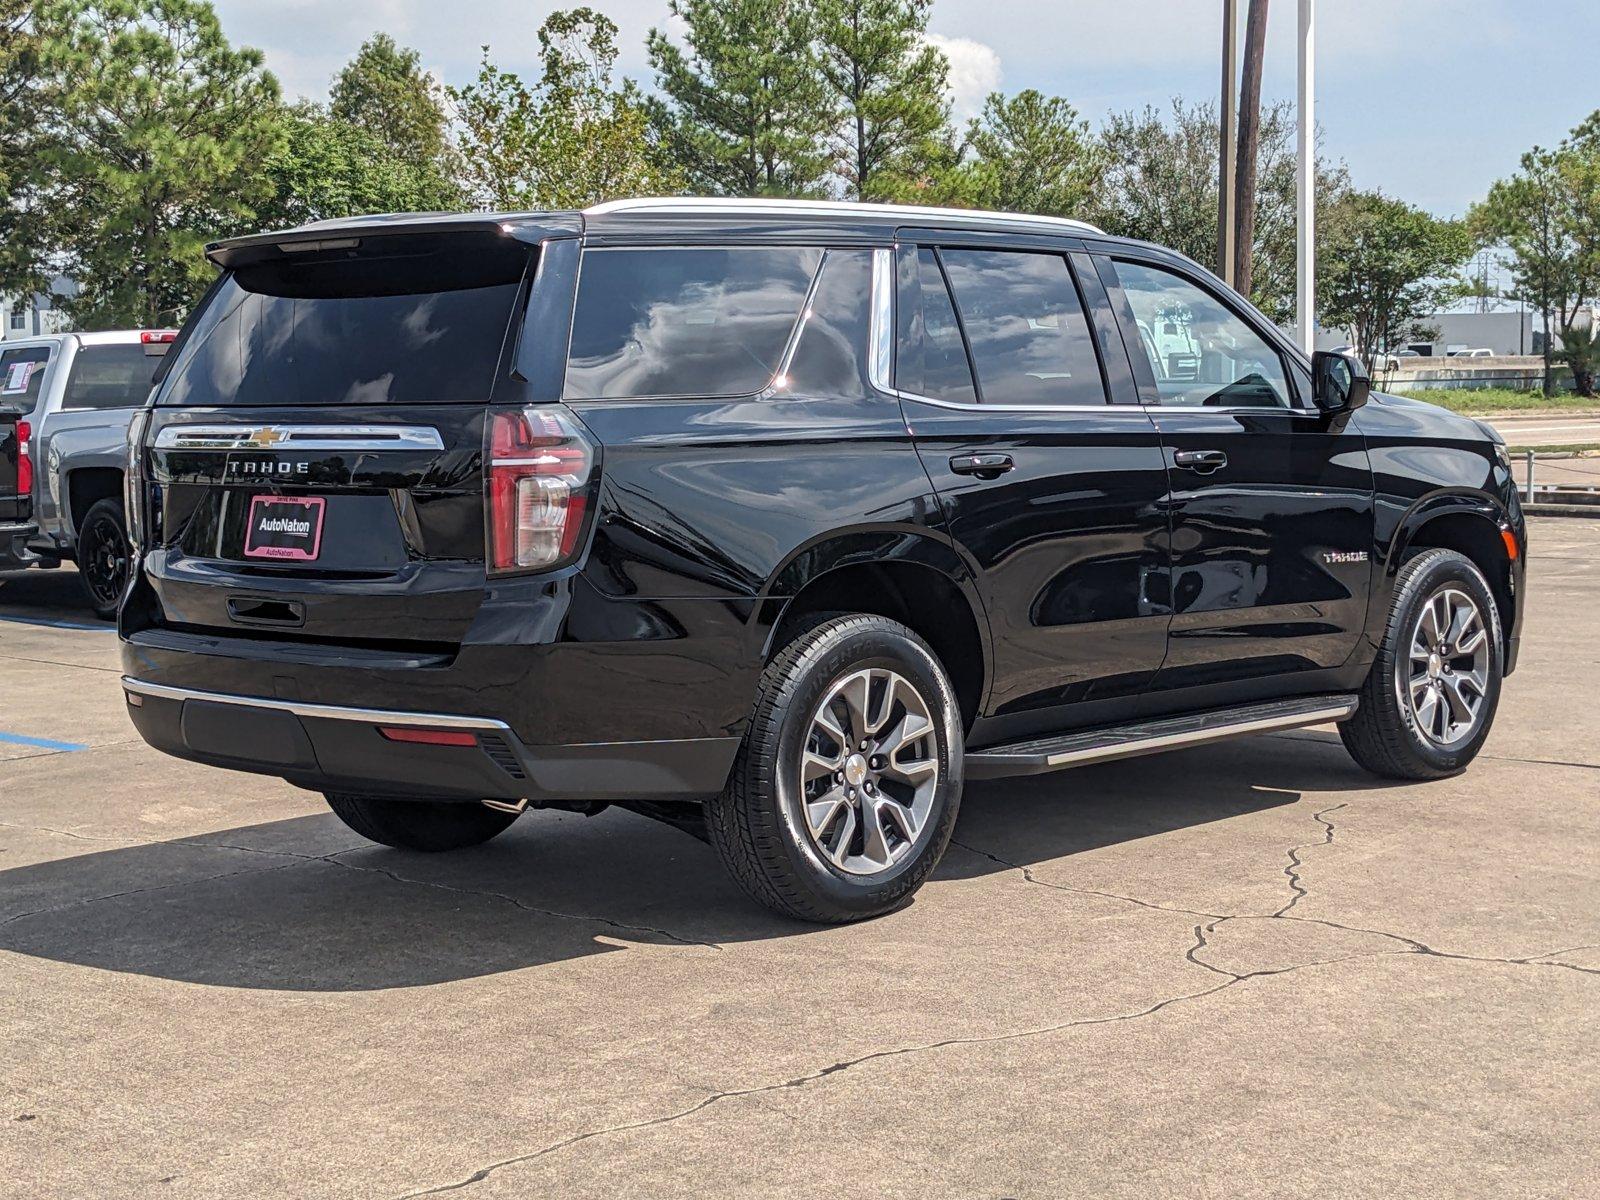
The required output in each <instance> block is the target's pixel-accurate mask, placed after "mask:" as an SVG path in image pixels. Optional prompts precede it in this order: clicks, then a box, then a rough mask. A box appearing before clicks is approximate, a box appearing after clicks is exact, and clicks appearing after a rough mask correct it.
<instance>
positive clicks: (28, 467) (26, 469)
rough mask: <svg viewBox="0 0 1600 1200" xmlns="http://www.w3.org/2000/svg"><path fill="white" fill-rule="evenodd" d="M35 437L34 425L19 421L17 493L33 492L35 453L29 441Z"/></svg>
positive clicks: (27, 493)
mask: <svg viewBox="0 0 1600 1200" xmlns="http://www.w3.org/2000/svg"><path fill="white" fill-rule="evenodd" d="M32 439H33V426H32V424H30V423H29V422H27V421H18V422H17V495H19V496H31V495H32V494H33V455H32V453H31V452H30V451H29V449H28V443H29V441H31V440H32Z"/></svg>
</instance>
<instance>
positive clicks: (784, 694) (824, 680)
mask: <svg viewBox="0 0 1600 1200" xmlns="http://www.w3.org/2000/svg"><path fill="white" fill-rule="evenodd" d="M886 698H887V699H886ZM919 709H920V710H921V711H922V712H925V713H926V717H925V718H924V717H922V716H920V715H918V710H919ZM824 710H826V711H824ZM924 720H925V721H926V727H925V728H924V725H923V724H922V722H923V721H924ZM830 724H831V727H832V728H833V729H835V730H837V731H838V732H839V733H840V734H841V735H845V734H848V735H849V736H848V737H841V738H834V737H833V736H832V735H830V734H828V733H827V732H826V728H827V727H828V726H829V725H830ZM862 733H866V734H867V735H868V736H867V743H866V744H867V746H868V749H867V750H866V751H862V750H861V748H860V745H861V744H860V743H859V742H858V741H857V739H858V737H859V736H860V735H861V734H862ZM847 742H855V743H856V745H855V746H854V747H851V746H849V745H847V744H846V743H847ZM839 747H843V752H842V753H841V752H840V750H839ZM879 750H882V751H883V753H882V754H881V755H880V754H879V753H877V751H879ZM808 751H809V752H810V753H809V754H808V753H807V752H808ZM828 766H832V767H833V768H835V769H831V770H830V769H825V768H826V767H828ZM930 771H931V774H930ZM961 782H962V731H961V714H960V708H959V706H958V705H957V703H956V698H955V691H954V689H953V688H952V687H951V686H950V680H949V678H948V677H947V676H946V674H945V671H944V668H943V666H942V665H940V663H939V660H938V659H937V658H936V657H935V656H934V653H933V651H932V650H930V649H929V648H928V645H927V643H926V642H924V641H923V640H922V639H921V638H919V637H918V636H917V635H916V634H914V633H912V632H911V630H909V629H907V628H906V627H905V626H904V625H901V624H899V623H898V622H896V621H891V620H889V619H887V618H885V617H877V616H863V615H855V616H828V617H825V618H822V619H820V620H819V621H818V623H816V624H814V625H812V626H811V627H810V628H809V629H805V630H804V631H802V632H801V633H799V634H798V635H797V636H796V637H795V638H794V639H793V640H792V641H791V642H789V644H788V645H786V646H785V647H784V648H783V649H782V650H781V651H780V652H779V653H778V654H777V656H776V657H775V658H774V659H773V660H772V662H771V663H770V664H768V666H767V668H766V670H765V671H764V672H763V673H762V676H761V682H760V685H759V688H758V692H757V698H756V704H755V710H754V712H753V713H752V715H751V718H750V726H749V728H748V729H747V730H746V732H745V736H744V742H743V744H742V746H741V747H740V749H739V754H738V757H737V758H736V759H735V761H734V767H733V773H732V775H731V777H730V779H729V781H728V786H727V788H726V789H725V790H724V791H723V793H722V794H721V795H720V796H718V797H717V798H716V799H714V800H712V801H710V802H708V803H707V805H706V829H707V832H708V833H709V834H710V839H711V844H712V846H714V847H715V848H716V851H717V854H718V857H720V858H721V859H722V863H723V865H724V866H725V867H726V868H727V870H728V873H729V874H730V875H732V876H733V878H734V881H735V882H736V883H738V885H739V886H740V887H741V888H743V889H744V891H745V892H747V893H748V894H749V895H750V896H751V897H752V898H753V899H755V900H757V901H759V902H760V903H762V904H764V905H766V906H767V907H768V908H771V909H773V910H775V911H777V912H779V913H782V914H783V915H785V916H789V917H795V918H798V919H800V920H804V921H817V922H828V923H844V922H848V921H860V920H864V919H866V918H868V917H876V916H881V915H883V914H884V913H889V912H893V911H894V910H895V909H897V908H900V907H902V906H903V905H905V904H906V903H908V902H909V901H910V899H911V897H912V895H913V894H914V893H915V892H916V890H917V889H918V888H919V887H921V886H922V884H923V882H924V881H925V880H926V879H927V878H928V875H929V874H930V873H931V872H932V871H933V869H934V867H935V866H937V865H938V862H939V859H940V857H941V856H942V855H943V854H944V849H945V846H946V845H947V844H948V843H949V841H950V833H951V831H952V830H953V829H954V827H955V822H956V814H957V811H958V810H959V808H960V805H961ZM869 785H870V786H869ZM847 797H849V798H848V799H847ZM847 810H848V811H847ZM808 813H809V814H812V815H811V816H808ZM817 814H822V815H821V816H818V815H817ZM813 822H816V823H815V824H813ZM874 828H875V829H876V830H877V833H876V835H875V836H874V835H873V834H872V833H871V830H873V829H874ZM908 833H909V836H908Z"/></svg>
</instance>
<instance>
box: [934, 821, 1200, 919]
mask: <svg viewBox="0 0 1600 1200" xmlns="http://www.w3.org/2000/svg"><path fill="white" fill-rule="evenodd" d="M949 844H950V845H952V846H955V847H956V848H958V849H961V850H965V851H967V852H968V853H969V854H976V855H977V856H978V857H979V858H987V859H988V860H989V861H990V862H992V863H995V864H997V865H999V866H1002V867H1005V868H1006V869H1007V870H1009V871H1020V872H1021V873H1022V877H1023V878H1024V879H1026V880H1027V881H1028V882H1029V883H1034V884H1038V885H1039V886H1040V887H1046V888H1055V889H1056V891H1058V892H1075V893H1077V894H1078V895H1080V896H1101V897H1103V898H1105V899H1107V900H1120V901H1122V902H1123V903H1124V904H1136V905H1138V906H1139V907H1140V908H1148V909H1152V910H1154V911H1156V912H1167V913H1178V914H1180V915H1181V916H1186V917H1223V916H1226V915H1228V914H1226V913H1212V912H1203V911H1201V910H1200V909H1197V908H1180V907H1178V906H1177V905H1173V904H1161V903H1159V902H1157V901H1154V900H1141V899H1140V898H1139V897H1138V896H1126V895H1123V894H1122V893H1120V892H1103V891H1100V890H1099V889H1098V888H1086V887H1077V886H1075V885H1073V884H1070V883H1056V882H1054V881H1052V880H1049V879H1040V878H1039V877H1038V876H1037V875H1035V874H1034V873H1033V870H1032V868H1030V867H1025V866H1023V865H1022V864H1021V863H1014V862H1012V861H1010V860H1009V859H1005V858H1001V857H1000V856H999V855H998V854H991V853H989V851H987V850H980V849H978V847H976V846H971V845H968V844H967V843H966V842H958V841H956V840H955V839H954V838H951V839H950V843H949Z"/></svg>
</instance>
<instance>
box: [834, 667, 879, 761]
mask: <svg viewBox="0 0 1600 1200" xmlns="http://www.w3.org/2000/svg"><path fill="white" fill-rule="evenodd" d="M871 690H872V677H871V672H869V671H861V672H859V673H858V674H855V675H852V676H850V678H848V679H846V680H845V681H844V682H843V683H841V684H840V685H839V688H838V695H839V699H841V700H843V701H844V706H845V708H847V709H848V710H849V711H850V741H849V744H848V745H847V746H846V747H845V749H846V750H853V749H855V747H856V744H857V742H859V741H862V740H864V739H865V738H866V736H867V701H868V699H869V693H870V692H871Z"/></svg>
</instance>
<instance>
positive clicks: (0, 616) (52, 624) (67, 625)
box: [0, 613, 117, 633]
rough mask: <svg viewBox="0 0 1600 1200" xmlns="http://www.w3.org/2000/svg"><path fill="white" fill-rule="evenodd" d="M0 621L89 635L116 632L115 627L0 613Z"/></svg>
mask: <svg viewBox="0 0 1600 1200" xmlns="http://www.w3.org/2000/svg"><path fill="white" fill-rule="evenodd" d="M0 621H9V622H11V624H13V625H45V626H48V627H49V628H51V629H82V630H85V631H87V632H89V633H115V632H116V631H117V627H116V626H115V625H110V624H101V625H87V624H85V623H84V622H82V621H58V620H56V619H55V618H54V617H13V616H8V615H7V614H5V613H0Z"/></svg>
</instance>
